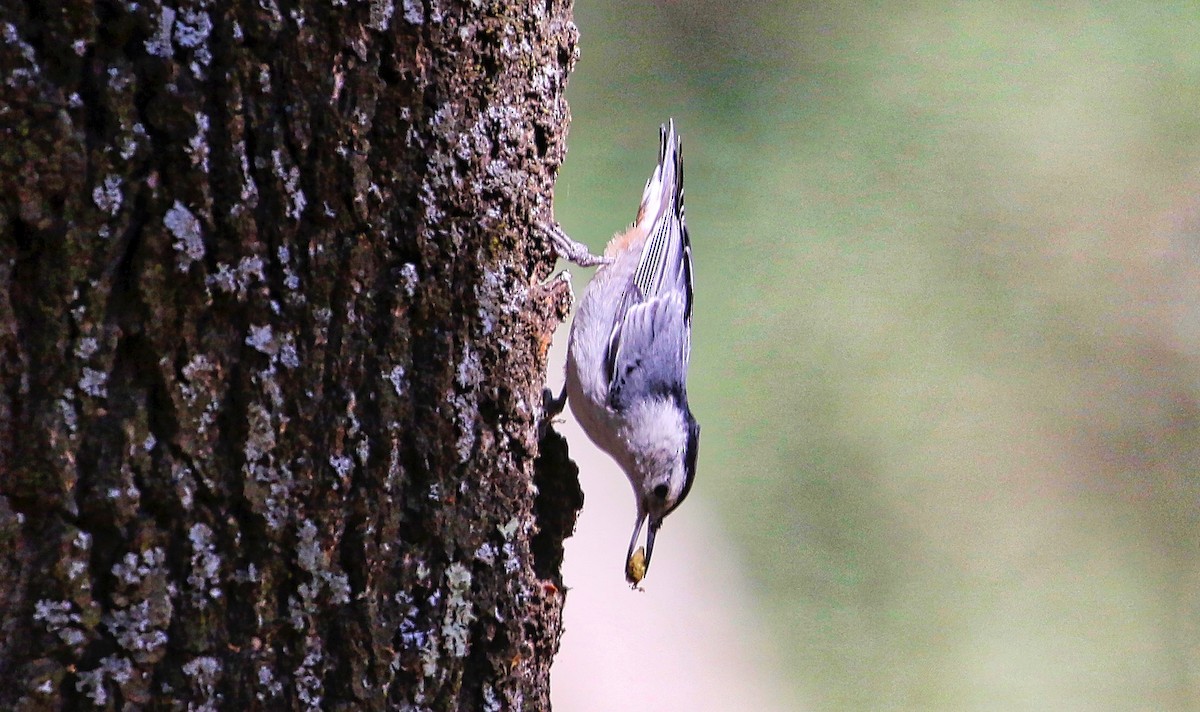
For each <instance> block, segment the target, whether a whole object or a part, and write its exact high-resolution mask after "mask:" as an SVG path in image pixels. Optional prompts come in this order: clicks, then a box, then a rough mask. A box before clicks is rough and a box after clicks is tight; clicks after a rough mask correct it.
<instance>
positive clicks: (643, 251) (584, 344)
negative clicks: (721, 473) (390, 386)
mask: <svg viewBox="0 0 1200 712" xmlns="http://www.w3.org/2000/svg"><path fill="white" fill-rule="evenodd" d="M661 137H662V147H661V149H660V150H659V158H658V167H657V168H655V170H654V173H653V175H651V176H650V180H649V181H647V182H646V189H645V191H644V192H643V193H642V203H641V207H639V208H638V213H637V219H636V220H635V222H634V224H633V226H632V227H630V228H629V229H628V230H626V231H625V232H623V233H620V234H619V235H617V236H616V237H614V238H613V239H612V240H611V241H610V242H609V243H608V247H607V248H605V250H604V258H603V259H602V260H600V261H601V262H602V263H603V264H602V266H601V267H600V268H599V269H598V270H596V274H595V276H594V277H592V281H591V282H589V283H588V286H587V288H586V289H585V290H584V292H583V298H582V299H581V300H580V302H579V308H578V309H577V310H576V312H575V320H574V322H573V323H572V325H571V338H570V345H569V347H568V352H567V379H566V388H565V389H564V392H563V396H560V398H559V400H558V401H557V402H556V403H554V404H553V405H554V406H556V407H557V408H558V409H560V410H561V408H562V398H563V397H566V398H567V399H568V400H569V401H570V403H571V410H572V411H574V413H575V417H576V418H577V419H578V420H579V424H580V425H581V426H582V427H583V430H584V432H585V433H587V435H588V437H589V438H591V439H592V441H593V442H595V443H596V445H597V446H599V447H600V449H602V450H604V451H605V452H607V453H608V454H609V455H611V456H612V458H613V459H614V460H616V461H617V463H618V464H619V465H620V466H621V468H622V469H624V470H625V474H626V475H627V476H628V477H629V482H630V484H631V485H633V494H634V497H635V498H636V500H637V521H636V523H635V524H634V528H633V537H632V538H631V539H630V542H629V551H628V553H627V555H626V559H625V561H626V565H625V576H626V578H627V579H628V580H629V581H630V583H632V584H634V585H635V586H636V585H637V584H638V583H639V582H640V580H641V578H642V576H643V575H644V574H645V570H646V568H647V567H649V565H650V557H651V555H652V554H653V553H654V537H655V535H656V534H657V533H658V529H659V527H661V526H662V522H663V519H664V518H665V517H666V516H667V515H668V514H670V513H671V512H672V511H674V509H675V508H676V507H678V506H679V505H680V504H681V503H682V502H683V500H684V498H685V497H687V494H688V491H689V490H690V489H691V487H692V481H693V479H694V478H695V476H696V455H697V451H698V448H699V444H700V425H699V424H698V423H697V422H696V419H695V418H694V417H692V411H691V409H690V408H689V407H688V399H687V367H688V357H689V353H690V351H691V334H692V248H691V242H690V241H689V240H688V231H687V225H686V224H685V223H684V217H683V159H682V155H681V152H680V146H679V137H678V136H677V135H676V133H675V123H674V120H672V121H670V122H668V123H667V124H666V125H664V126H662V127H661ZM572 249H573V251H574V252H575V253H576V254H578V252H579V248H578V247H575V248H572ZM565 252H566V250H560V252H559V254H563V255H564V256H566V255H565ZM583 252H584V253H587V250H586V248H584V249H583ZM593 259H595V258H593ZM552 414H553V413H551V415H552ZM647 519H649V520H650V527H649V531H648V533H647V535H646V547H645V554H644V559H643V558H642V552H641V550H638V551H637V552H636V555H635V548H636V547H637V542H638V536H639V535H640V534H641V531H642V527H643V525H644V524H645V523H646V520H647Z"/></svg>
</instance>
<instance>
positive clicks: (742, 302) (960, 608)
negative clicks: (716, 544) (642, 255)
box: [557, 0, 1200, 710]
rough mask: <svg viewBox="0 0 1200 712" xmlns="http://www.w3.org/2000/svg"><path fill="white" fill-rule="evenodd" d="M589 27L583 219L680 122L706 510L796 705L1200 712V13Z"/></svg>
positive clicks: (816, 9)
mask: <svg viewBox="0 0 1200 712" xmlns="http://www.w3.org/2000/svg"><path fill="white" fill-rule="evenodd" d="M576 17H577V22H578V24H579V25H580V28H581V32H582V42H581V46H582V58H581V62H580V64H579V66H578V68H577V71H576V72H575V73H574V75H573V77H572V79H571V85H570V89H569V96H570V99H571V105H572V112H573V115H574V120H573V123H572V126H571V135H570V157H569V160H568V162H567V165H566V166H565V168H564V171H563V174H562V178H561V180H560V182H559V188H558V193H557V212H558V215H559V217H560V219H561V220H562V221H563V223H564V224H565V225H566V227H567V228H568V230H569V231H570V232H571V233H572V234H573V235H575V236H576V237H577V238H580V239H584V240H586V241H588V242H590V243H591V244H592V245H593V246H594V247H596V248H599V247H600V246H601V245H602V244H603V242H604V241H605V240H606V239H607V238H608V237H609V236H610V235H611V234H612V233H613V232H615V231H616V230H618V229H620V228H622V227H624V226H625V224H626V223H627V221H629V220H631V219H632V217H633V213H634V211H635V210H636V206H637V202H638V198H639V197H640V194H641V188H642V181H643V180H644V177H645V175H647V174H648V171H649V169H650V168H651V167H652V162H653V158H654V154H655V150H656V146H657V130H656V129H657V126H658V124H659V123H660V122H662V121H664V120H665V119H666V117H668V116H674V117H675V118H676V120H677V121H678V123H679V125H680V129H681V132H682V136H683V141H684V153H685V156H686V175H687V191H688V192H687V196H688V222H689V226H690V228H691V232H692V236H693V241H694V243H695V254H696V284H697V287H698V296H697V307H696V316H695V319H696V324H695V331H696V333H695V337H694V340H693V343H694V352H693V359H692V373H691V381H690V385H691V393H692V400H693V404H694V408H695V410H696V411H697V413H698V417H699V418H700V419H701V422H702V423H703V425H704V443H703V446H702V448H701V473H700V480H699V484H698V485H697V492H698V495H697V496H701V497H706V498H709V499H710V500H712V501H714V502H717V503H718V506H719V507H721V508H722V510H723V512H724V514H725V515H726V517H727V520H726V525H727V526H728V528H729V529H730V530H731V531H734V532H736V534H737V536H738V537H739V542H740V548H741V549H742V551H743V552H744V555H745V557H746V569H747V571H748V572H749V573H750V575H751V576H752V577H753V578H754V580H755V583H756V585H757V587H758V590H759V591H760V593H761V600H760V602H759V603H760V604H761V614H762V616H763V617H764V619H765V620H767V621H769V622H770V630H771V631H773V632H774V634H775V636H776V640H775V642H776V643H777V644H778V653H779V657H778V659H779V661H780V674H781V676H782V677H783V679H785V680H786V683H787V684H789V685H791V689H792V690H793V691H794V693H795V699H796V701H797V704H798V705H799V706H801V707H805V708H812V709H822V710H825V709H911V710H931V709H944V710H963V709H1056V710H1066V709H1089V710H1091V709H1134V708H1137V709H1197V708H1200V513H1198V512H1200V484H1198V480H1197V477H1196V468H1197V462H1198V461H1200V457H1198V456H1200V320H1198V319H1197V315H1198V312H1200V244H1198V242H1197V240H1198V237H1200V201H1197V197H1196V189H1197V187H1198V186H1200V180H1198V178H1200V173H1198V172H1197V167H1198V166H1200V162H1198V160H1197V159H1198V158H1200V147H1198V146H1197V137H1198V136H1200V111H1198V110H1197V107H1200V12H1197V8H1196V6H1195V4H1194V3H1190V2H1176V3H1158V4H1149V3H1100V2H1096V3H1090V4H1083V3H1075V4H1070V5H1068V6H1065V7H1059V8H1052V7H1046V6H1043V5H1041V4H1038V3H1001V4H991V3H987V4H985V3H934V2H926V3H919V4H902V5H901V4H885V3H867V2H851V3H828V4H821V5H812V6H810V5H807V4H798V3H767V2H744V1H743V2H732V3H731V2H716V1H715V0H703V1H700V2H682V1H681V2H617V3H587V2H582V3H580V4H579V5H578V6H577V8H576Z"/></svg>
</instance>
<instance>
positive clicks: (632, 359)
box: [606, 121, 692, 408]
mask: <svg viewBox="0 0 1200 712" xmlns="http://www.w3.org/2000/svg"><path fill="white" fill-rule="evenodd" d="M661 139H662V140H661V148H660V150H659V159H658V166H657V167H656V168H655V170H654V173H653V174H652V175H651V176H650V180H649V181H647V183H646V190H645V191H644V192H643V193H642V204H641V209H640V210H639V211H638V221H637V226H638V227H640V228H642V229H643V230H644V231H645V233H646V236H647V237H646V240H645V242H644V243H643V246H642V253H641V257H640V259H639V261H638V265H637V269H636V270H635V271H634V275H633V279H632V281H631V282H630V283H629V285H628V286H627V287H626V289H625V293H624V296H623V297H622V303H621V304H620V305H619V306H618V310H617V319H616V323H615V324H614V326H613V330H612V333H611V335H610V337H609V346H608V354H607V359H606V360H607V365H608V377H609V404H610V405H611V406H613V407H614V408H617V407H619V406H620V405H621V404H622V403H623V401H625V400H626V398H625V396H624V394H625V393H627V392H628V393H660V394H672V395H682V394H683V393H684V385H685V380H686V375H687V364H688V359H689V356H690V354H691V333H692V248H691V241H690V240H689V238H688V231H687V223H686V222H685V220H684V210H683V158H682V153H681V151H680V145H679V137H678V135H677V134H676V133H675V123H674V121H671V122H669V123H668V124H667V125H665V126H663V127H662V129H661ZM631 386H637V388H636V389H633V388H631Z"/></svg>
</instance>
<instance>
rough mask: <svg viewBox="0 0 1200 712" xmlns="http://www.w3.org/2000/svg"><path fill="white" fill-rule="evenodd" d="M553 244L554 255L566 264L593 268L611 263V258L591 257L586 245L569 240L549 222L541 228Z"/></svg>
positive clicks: (560, 228)
mask: <svg viewBox="0 0 1200 712" xmlns="http://www.w3.org/2000/svg"><path fill="white" fill-rule="evenodd" d="M542 229H543V230H545V232H546V235H547V236H549V238H550V242H552V243H553V244H554V254H556V255H558V256H559V257H561V258H562V259H564V260H567V261H568V262H574V263H575V264H577V265H579V266H580V267H595V266H597V265H606V264H610V263H611V262H612V258H611V257H605V256H603V255H593V254H592V253H591V252H590V251H589V250H588V247H587V245H585V244H583V243H582V242H578V241H576V240H574V239H572V238H571V236H570V235H568V234H567V233H566V232H565V231H564V230H563V229H562V226H561V225H559V224H558V223H557V222H554V221H551V222H549V223H547V224H545V225H544V226H543V228H542Z"/></svg>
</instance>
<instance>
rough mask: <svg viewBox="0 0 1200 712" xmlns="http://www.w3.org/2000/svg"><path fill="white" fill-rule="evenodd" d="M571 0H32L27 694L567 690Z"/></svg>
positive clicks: (1, 600) (16, 432) (20, 623)
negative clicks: (554, 212)
mask: <svg viewBox="0 0 1200 712" xmlns="http://www.w3.org/2000/svg"><path fill="white" fill-rule="evenodd" d="M576 41H577V33H576V30H575V28H574V25H573V24H572V23H571V10H570V5H569V3H566V2H560V1H556V0H551V1H550V2H547V3H510V2H491V3H478V2H461V3H451V2H434V3H424V4H413V3H407V2H406V3H403V4H402V5H400V6H394V5H392V4H391V3H368V4H355V3H298V4H294V5H287V4H277V3H275V2H266V3H260V2H256V1H255V2H249V1H247V2H233V3H221V4H210V3H203V2H200V3H187V4H181V5H177V6H167V5H159V4H157V3H103V4H93V3H84V2H76V1H75V0H66V1H64V2H61V3H51V4H46V3H24V4H20V3H18V4H10V5H8V6H6V7H5V8H3V9H0V82H3V83H4V90H3V92H2V93H0V133H2V134H3V138H2V139H0V183H2V185H0V475H2V477H0V581H2V582H3V583H0V626H2V628H3V631H4V634H3V635H0V682H3V684H0V707H4V708H15V709H66V708H79V707H90V706H97V707H101V708H120V707H125V706H131V707H133V708H138V707H151V708H180V709H182V708H191V707H195V708H197V709H205V708H210V709H215V708H218V707H220V708H226V707H234V706H243V707H246V708H248V709H293V708H294V709H308V708H316V707H322V708H324V707H332V708H339V707H341V708H354V709H382V708H385V707H386V708H391V707H399V708H412V709H472V710H474V709H516V708H520V707H524V708H530V709H543V708H547V707H548V706H549V703H548V700H549V667H550V663H551V659H552V657H553V655H554V653H555V652H556V649H557V644H558V638H559V635H560V633H561V619H560V614H561V607H562V603H563V596H564V591H565V589H564V587H563V586H562V585H561V580H559V578H558V567H559V564H560V563H561V557H562V539H563V538H565V537H566V536H569V534H570V532H571V529H572V528H573V525H574V516H575V512H576V511H577V509H578V507H579V506H580V504H581V495H580V494H579V490H578V482H577V478H576V472H575V471H574V470H573V468H572V467H571V465H570V463H569V460H567V459H566V454H565V446H564V444H563V443H562V442H561V441H560V440H556V439H555V438H554V437H551V438H548V439H547V442H546V444H547V446H548V447H549V450H548V452H547V453H546V456H545V457H544V458H543V459H542V460H541V465H540V466H539V467H538V468H537V472H536V475H535V458H536V457H537V456H538V453H539V443H538V441H537V435H538V428H537V421H538V419H539V418H540V417H541V388H542V384H543V382H544V380H545V379H544V376H545V369H546V350H547V346H548V344H549V341H550V337H551V334H552V333H553V330H554V328H555V327H556V326H557V324H558V323H559V322H560V321H561V319H562V318H563V316H564V314H565V308H566V305H567V303H568V301H569V288H568V287H567V285H566V283H565V282H564V281H562V280H549V281H547V278H548V277H549V275H550V270H551V267H552V255H550V253H549V252H548V249H547V247H546V245H544V244H543V242H542V240H541V238H540V233H539V231H538V230H537V229H536V227H537V225H538V224H540V223H542V222H544V221H545V220H548V219H550V217H551V216H550V194H551V190H552V187H553V181H554V177H555V174H556V171H557V168H558V166H559V165H560V163H561V162H562V159H563V156H564V151H565V148H564V132H565V126H566V122H567V118H568V115H567V106H566V103H565V100H564V98H563V88H564V85H565V82H566V77H567V74H568V72H569V71H570V69H571V65H572V63H573V62H574V58H575V51H576V50H575V46H576Z"/></svg>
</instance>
